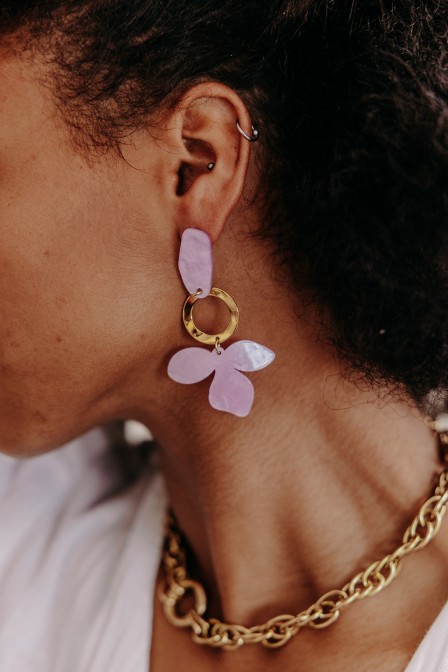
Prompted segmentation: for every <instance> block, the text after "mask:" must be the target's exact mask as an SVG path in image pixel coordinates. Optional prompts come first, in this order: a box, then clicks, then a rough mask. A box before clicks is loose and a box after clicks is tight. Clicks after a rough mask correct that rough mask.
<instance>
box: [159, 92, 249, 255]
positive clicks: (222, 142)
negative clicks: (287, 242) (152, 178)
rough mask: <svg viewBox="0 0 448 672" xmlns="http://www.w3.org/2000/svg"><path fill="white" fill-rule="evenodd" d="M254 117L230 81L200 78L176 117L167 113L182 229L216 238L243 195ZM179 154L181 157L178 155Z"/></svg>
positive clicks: (174, 203)
mask: <svg viewBox="0 0 448 672" xmlns="http://www.w3.org/2000/svg"><path fill="white" fill-rule="evenodd" d="M237 122H239V125H240V127H241V128H242V129H243V130H244V131H245V132H246V133H248V135H251V128H252V126H251V120H250V117H249V114H248V111H247V109H246V107H245V105H244V103H243V102H242V100H241V98H240V97H239V96H238V95H237V94H236V93H235V92H234V91H233V90H232V89H230V88H229V87H227V86H225V85H223V84H219V83H214V82H203V83H201V84H197V85H195V86H194V87H192V88H191V89H189V90H188V92H187V93H186V94H185V95H184V96H183V97H182V99H181V100H180V101H179V103H178V104H177V105H176V109H175V110H174V111H173V112H172V113H171V114H170V118H166V117H165V119H164V123H163V129H164V131H163V135H164V141H165V142H166V143H167V144H168V146H169V151H168V152H167V156H166V164H165V169H166V170H169V171H171V177H172V178H173V179H170V180H168V181H167V182H165V184H167V185H169V188H170V193H168V194H167V193H165V198H166V197H168V198H169V199H170V201H171V203H170V206H171V207H170V210H172V212H173V215H174V218H175V220H176V221H177V222H178V225H179V230H180V233H181V232H182V231H183V230H184V229H185V228H188V227H196V228H200V229H202V230H204V231H206V232H207V233H208V235H209V236H210V238H211V239H212V241H213V242H215V240H216V239H217V238H218V237H219V235H220V233H221V231H222V229H223V227H224V225H225V223H226V221H227V219H228V218H229V216H230V214H231V213H232V211H233V209H234V208H235V206H236V204H237V203H238V201H239V200H240V197H241V194H242V191H243V188H244V183H245V178H246V173H247V169H248V165H249V158H250V151H251V142H249V141H248V140H247V139H246V138H244V136H243V135H242V134H241V133H240V132H239V130H238V127H237ZM173 159H175V160H174V161H173Z"/></svg>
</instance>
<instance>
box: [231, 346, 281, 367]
mask: <svg viewBox="0 0 448 672" xmlns="http://www.w3.org/2000/svg"><path fill="white" fill-rule="evenodd" d="M225 359H226V365H227V366H229V365H231V366H233V367H234V368H235V369H238V370H239V371H258V370H259V369H264V367H265V366H268V365H269V364H271V363H272V362H273V361H274V359H275V353H274V352H273V351H272V350H270V349H269V348H266V347H265V346H264V345H260V343H256V342H255V341H237V342H236V343H232V345H229V346H228V347H227V348H226V356H225Z"/></svg>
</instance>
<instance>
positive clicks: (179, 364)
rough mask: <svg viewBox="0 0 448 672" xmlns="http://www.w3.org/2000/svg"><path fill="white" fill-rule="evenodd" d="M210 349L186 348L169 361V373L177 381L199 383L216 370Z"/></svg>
mask: <svg viewBox="0 0 448 672" xmlns="http://www.w3.org/2000/svg"><path fill="white" fill-rule="evenodd" d="M211 354H212V353H211V352H210V351H209V350H204V349H203V348H184V349H183V350H179V352H176V354H174V355H173V356H172V357H171V359H170V361H169V363H168V375H169V377H170V378H172V380H175V381H176V383H186V384H190V383H198V382H199V381H200V380H204V378H207V376H209V375H210V374H211V373H213V371H214V370H215V360H214V358H213V357H212V356H211Z"/></svg>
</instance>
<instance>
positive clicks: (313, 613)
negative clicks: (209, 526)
mask: <svg viewBox="0 0 448 672" xmlns="http://www.w3.org/2000/svg"><path fill="white" fill-rule="evenodd" d="M440 440H441V443H442V445H443V446H445V447H448V434H446V433H443V434H441V435H440ZM447 455H448V450H446V451H445V454H444V456H443V459H444V462H445V465H446V466H445V467H444V469H443V471H442V472H441V474H440V476H439V479H438V483H437V486H436V488H435V490H434V494H433V495H432V496H431V497H430V498H429V499H428V500H426V502H425V503H424V504H423V505H422V507H421V508H420V510H419V512H418V514H417V515H416V516H415V518H414V520H413V521H412V522H411V524H410V525H409V527H408V528H407V529H406V531H405V533H404V535H403V540H402V544H401V545H400V546H399V547H398V548H397V549H396V550H395V551H393V552H392V553H390V554H389V555H386V557H384V558H383V559H382V560H378V561H376V562H373V563H372V564H371V565H370V566H369V567H367V569H365V570H364V571H362V572H359V574H357V575H356V576H354V577H353V578H352V579H351V580H350V581H349V582H348V583H346V584H345V585H344V586H343V588H341V589H340V590H331V591H329V592H327V593H325V595H322V596H321V597H320V598H319V599H318V600H317V601H316V602H315V603H314V604H312V605H311V606H310V607H308V609H305V610H304V611H301V612H300V613H299V614H297V615H295V616H294V615H290V614H282V615H281V616H276V617H275V618H272V619H270V620H269V621H268V622H267V623H265V624H264V625H256V626H254V627H252V628H246V627H244V626H242V625H232V624H228V623H223V622H222V621H220V620H218V619H215V618H209V619H206V618H204V614H205V611H206V609H207V599H206V595H205V591H204V589H203V587H202V586H201V584H200V583H199V582H197V581H194V580H193V579H191V578H190V577H189V576H188V575H187V569H186V558H185V551H184V550H183V547H182V541H181V535H180V533H179V531H178V529H177V526H176V521H175V519H174V517H173V516H170V515H169V516H167V520H166V530H165V551H164V555H163V560H162V562H163V567H164V570H165V578H166V582H165V583H166V585H165V587H164V588H163V590H161V591H160V592H159V598H160V600H161V601H162V603H163V609H164V612H165V615H166V617H167V619H168V620H169V621H170V622H171V623H172V624H173V625H176V626H178V627H190V628H191V629H192V636H193V640H194V641H195V642H196V643H198V644H202V645H207V646H212V647H216V648H221V649H224V650H229V651H232V650H236V649H239V648H240V647H241V646H243V645H244V644H259V643H261V644H262V645H263V646H265V647H268V648H272V649H274V648H279V647H281V646H284V645H285V644H286V643H287V642H289V641H290V639H291V638H292V637H293V636H294V635H296V634H297V633H298V632H299V631H300V630H301V629H302V628H304V627H310V628H314V629H320V628H327V627H328V626H330V625H331V624H332V623H334V622H335V621H337V619H338V618H339V616H340V614H341V611H342V610H343V609H344V608H345V607H347V606H348V605H349V604H351V603H352V602H355V601H356V600H361V599H364V598H365V597H369V596H370V595H375V594H376V593H379V592H380V591H381V590H383V588H385V587H386V586H388V585H389V584H390V583H391V582H392V581H393V580H394V578H395V577H396V576H397V575H398V573H399V571H400V569H401V564H402V561H403V558H404V557H405V556H407V555H409V554H410V553H413V552H414V551H417V550H419V549H422V548H424V547H425V546H426V545H427V544H429V542H430V541H431V539H433V538H434V537H435V535H436V534H437V533H438V531H439V530H440V526H441V524H442V520H443V517H444V515H445V513H446V510H447V508H448V457H447ZM188 594H191V596H192V597H193V606H192V607H190V608H189V609H188V610H187V611H186V612H185V613H182V612H181V611H180V610H179V608H180V607H181V606H182V602H183V601H184V600H185V597H186V595H188Z"/></svg>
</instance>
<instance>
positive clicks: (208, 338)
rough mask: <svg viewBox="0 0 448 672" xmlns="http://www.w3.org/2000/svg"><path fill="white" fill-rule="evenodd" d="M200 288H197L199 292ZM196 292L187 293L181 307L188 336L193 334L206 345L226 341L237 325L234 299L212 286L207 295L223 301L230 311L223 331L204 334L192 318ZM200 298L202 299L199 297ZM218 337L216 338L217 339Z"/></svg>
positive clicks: (236, 308) (196, 299)
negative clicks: (227, 322)
mask: <svg viewBox="0 0 448 672" xmlns="http://www.w3.org/2000/svg"><path fill="white" fill-rule="evenodd" d="M201 291H202V290H198V292H199V293H201ZM196 294H197V293H196ZM196 294H189V295H188V296H187V298H186V301H185V303H184V306H183V309H182V318H183V322H184V325H185V329H186V330H187V331H188V333H189V334H190V336H193V338H195V339H196V340H197V341H199V342H200V343H206V344H207V345H216V343H217V342H218V343H224V342H225V341H227V340H228V339H229V338H230V337H231V336H232V334H233V333H234V332H235V329H236V328H237V326H238V321H239V310H238V306H237V305H236V303H235V301H234V300H233V299H232V297H231V296H230V294H227V292H225V291H224V290H223V289H219V288H218V287H212V288H211V290H210V294H209V295H208V296H214V297H216V298H217V299H221V301H224V303H225V304H226V306H227V308H228V309H229V312H230V320H229V324H228V325H227V327H226V328H225V329H224V331H221V332H220V333H219V334H206V333H205V332H204V331H201V329H199V327H197V326H196V324H195V323H194V320H193V308H194V306H195V304H196V301H198V300H199V299H198V296H197V295H196ZM201 300H202V299H201ZM217 339H218V340H217Z"/></svg>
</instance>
